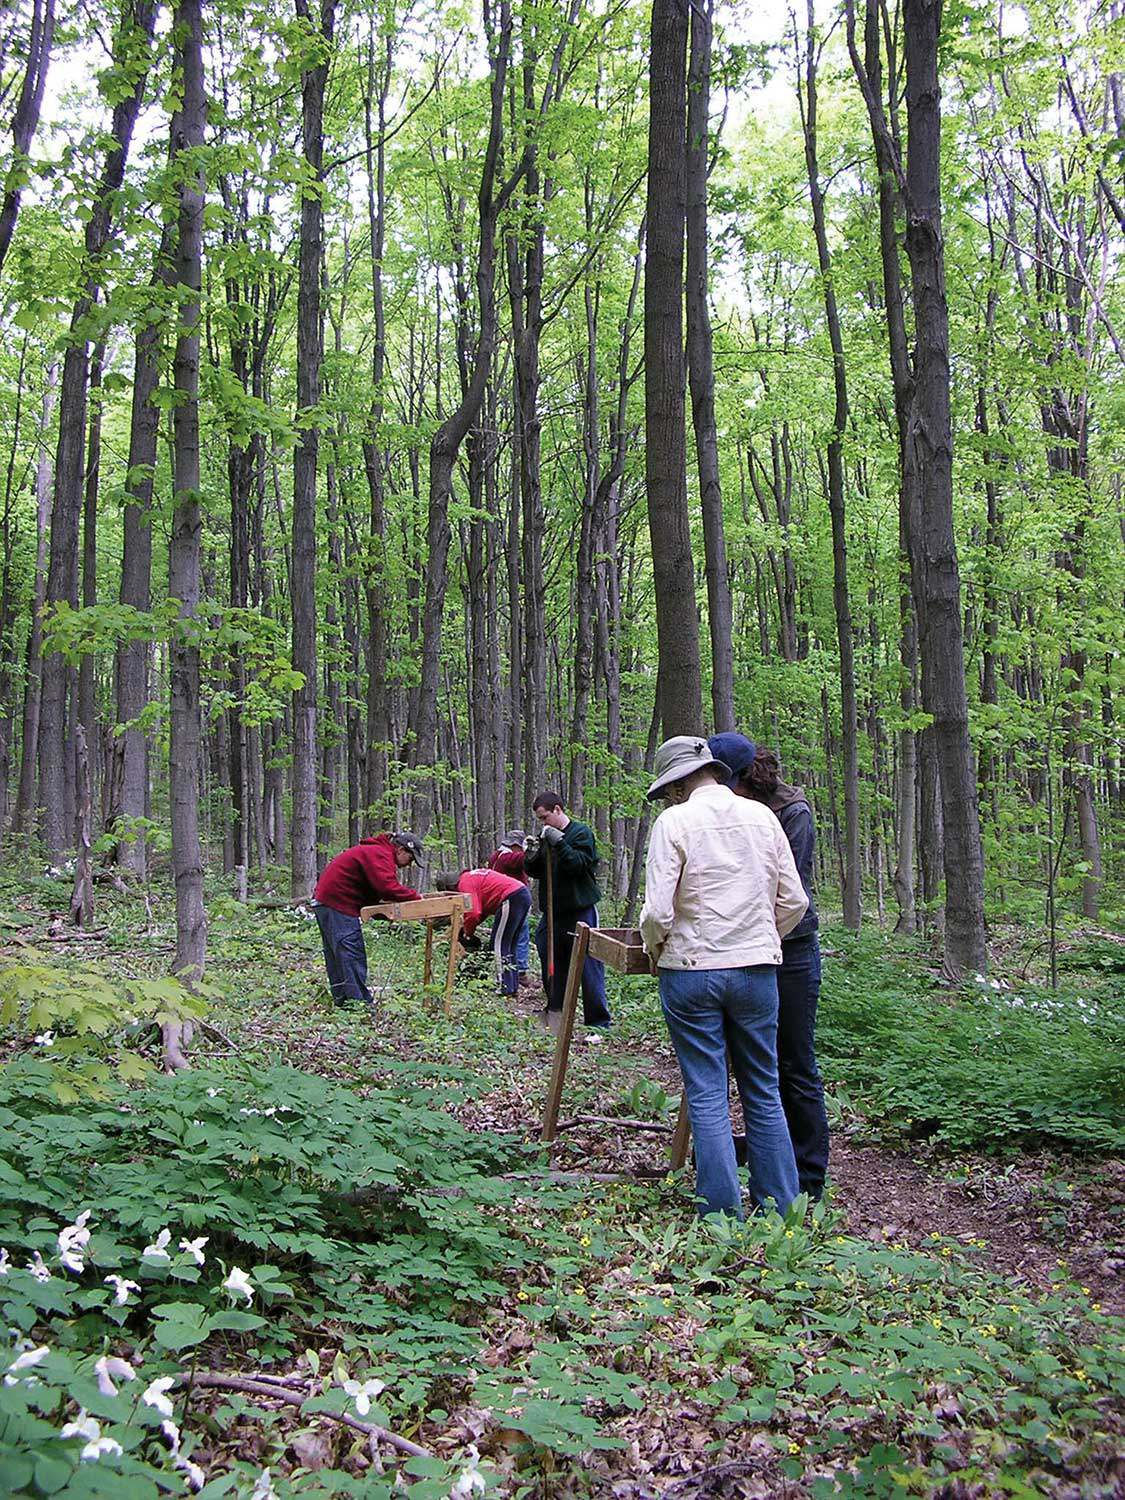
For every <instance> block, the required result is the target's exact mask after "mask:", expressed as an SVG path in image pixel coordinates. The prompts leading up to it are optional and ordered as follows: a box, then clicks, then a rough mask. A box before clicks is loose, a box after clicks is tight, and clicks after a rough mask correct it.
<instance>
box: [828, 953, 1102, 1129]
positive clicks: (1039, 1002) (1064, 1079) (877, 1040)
mask: <svg viewBox="0 0 1125 1500" xmlns="http://www.w3.org/2000/svg"><path fill="white" fill-rule="evenodd" d="M827 946H828V947H829V948H830V949H831V950H832V953H831V954H830V956H829V957H827V958H826V961H825V965H824V990H823V995H822V1000H821V1008H820V1014H819V1020H818V1032H817V1035H818V1048H819V1051H820V1056H821V1060H822V1063H823V1065H824V1070H825V1073H826V1075H827V1077H828V1078H829V1079H830V1080H836V1081H839V1082H841V1083H843V1084H844V1085H845V1086H846V1087H847V1088H848V1090H849V1091H851V1092H852V1093H853V1094H854V1095H855V1096H856V1101H857V1102H858V1103H860V1104H861V1106H862V1107H863V1108H864V1110H865V1112H866V1113H867V1115H868V1117H869V1119H871V1120H876V1121H878V1122H879V1126H880V1129H881V1130H884V1131H887V1132H889V1133H890V1134H892V1135H897V1136H900V1137H901V1136H910V1137H928V1138H930V1139H932V1140H934V1141H935V1142H937V1143H940V1144H941V1145H942V1146H945V1147H949V1148H952V1149H964V1148H967V1147H977V1146H998V1147H1018V1146H1030V1145H1036V1144H1040V1143H1044V1142H1046V1143H1052V1144H1055V1145H1063V1146H1067V1147H1069V1148H1072V1149H1077V1150H1095V1151H1114V1150H1118V1149H1120V1148H1121V1146H1122V1145H1123V1144H1125V1123H1123V1122H1125V1074H1123V1073H1122V1070H1121V1067H1120V1062H1119V1059H1120V1057H1121V1055H1122V1051H1123V1049H1125V995H1123V994H1122V992H1121V989H1120V986H1118V987H1117V988H1114V987H1113V986H1112V985H1108V984H1107V985H1103V986H1102V988H1101V989H1100V990H1099V991H1098V992H1097V993H1096V994H1094V993H1089V994H1081V993H1077V992H1074V991H1059V992H1057V993H1053V992H1050V991H1046V990H1042V989H1038V988H1036V987H1035V986H1032V985H1024V984H1021V985H1020V986H1019V989H1018V990H1014V989H1011V988H1009V987H1008V986H1007V984H1006V983H1005V982H1004V981H1003V980H1000V979H997V980H996V981H995V984H996V985H997V986H998V987H997V988H993V982H992V981H988V982H985V983H981V982H979V981H978V980H976V979H975V978H973V979H970V981H969V983H968V984H967V985H966V986H965V987H964V988H963V989H962V990H961V991H960V992H959V993H957V994H955V995H952V996H950V995H947V994H943V993H941V992H938V991H937V990H936V989H935V988H934V987H933V985H932V983H930V982H928V981H927V980H926V978H925V976H924V975H923V974H921V973H920V972H919V971H918V970H916V969H910V968H907V967H906V965H905V964H904V963H903V962H902V959H901V956H900V955H899V954H897V953H896V952H895V950H894V949H893V948H892V947H891V946H890V945H889V944H888V943H886V942H885V941H883V940H881V939H880V938H879V937H878V936H877V935H874V934H864V935H863V936H862V937H860V938H854V937H851V936H849V937H846V938H845V937H842V936H841V935H839V934H838V933H836V932H833V933H832V934H831V938H830V941H829V942H828V944H827Z"/></svg>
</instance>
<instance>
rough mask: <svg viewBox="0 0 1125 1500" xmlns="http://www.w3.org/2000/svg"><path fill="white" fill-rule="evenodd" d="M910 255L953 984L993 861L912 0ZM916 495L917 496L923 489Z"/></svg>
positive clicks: (924, 643) (921, 46)
mask: <svg viewBox="0 0 1125 1500" xmlns="http://www.w3.org/2000/svg"><path fill="white" fill-rule="evenodd" d="M904 25H905V37H906V105H907V125H908V141H907V165H906V199H907V230H906V248H907V254H908V255H909V257H910V269H911V279H912V288H911V289H912V295H913V302H914V326H915V337H916V348H915V357H914V382H915V383H914V392H913V400H912V402H911V407H910V420H909V427H908V431H907V446H906V460H907V469H908V475H907V478H908V483H907V490H908V493H911V494H912V495H916V496H917V509H916V511H914V512H913V514H912V516H911V525H910V563H911V577H912V581H913V588H914V595H915V604H916V608H917V612H918V617H919V625H920V628H921V641H920V644H921V658H922V700H923V706H924V707H925V709H926V711H927V712H928V713H930V714H932V715H933V734H934V743H935V749H936V755H937V761H938V768H939V773H940V779H941V807H942V827H943V838H944V846H945V859H944V868H945V959H946V968H947V971H948V973H949V975H950V976H951V977H955V976H956V975H958V974H960V973H961V972H962V971H963V970H965V969H977V970H982V969H983V968H984V965H985V962H986V959H987V953H986V948H985V931H984V859H983V854H982V850H981V840H980V824H979V820H978V814H977V786H976V777H975V776H974V774H973V757H972V747H971V745H970V743H969V710H968V701H967V698H966V692H965V659H964V648H963V644H962V634H961V578H960V572H959V569H958V562H957V546H956V542H955V540H954V534H953V438H952V430H951V425H950V386H949V309H948V305H947V301H946V292H945V252H944V244H943V240H942V228H941V175H940V166H941V163H940V155H941V92H940V87H939V84H938V71H937V54H938V38H939V35H940V31H941V3H940V0H906V7H905V11H904ZM914 486H916V489H915V488H914Z"/></svg>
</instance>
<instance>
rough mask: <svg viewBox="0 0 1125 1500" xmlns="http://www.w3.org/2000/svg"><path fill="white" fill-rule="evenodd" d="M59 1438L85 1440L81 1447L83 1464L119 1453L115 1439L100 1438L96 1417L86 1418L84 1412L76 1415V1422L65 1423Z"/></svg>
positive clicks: (99, 1425) (100, 1433)
mask: <svg viewBox="0 0 1125 1500" xmlns="http://www.w3.org/2000/svg"><path fill="white" fill-rule="evenodd" d="M59 1436H60V1437H64V1438H71V1437H80V1438H85V1439H86V1441H85V1443H84V1444H83V1446H82V1454H81V1457H82V1460H83V1462H84V1463H97V1461H98V1459H99V1458H101V1456H102V1454H103V1453H113V1454H118V1453H120V1452H121V1444H120V1443H119V1442H118V1441H117V1439H116V1438H111V1437H102V1429H101V1424H100V1423H99V1422H98V1420H97V1418H96V1417H88V1416H87V1415H86V1413H85V1411H80V1412H79V1413H78V1420H77V1422H67V1423H66V1425H65V1426H64V1427H63V1429H62V1431H61V1432H60V1433H59Z"/></svg>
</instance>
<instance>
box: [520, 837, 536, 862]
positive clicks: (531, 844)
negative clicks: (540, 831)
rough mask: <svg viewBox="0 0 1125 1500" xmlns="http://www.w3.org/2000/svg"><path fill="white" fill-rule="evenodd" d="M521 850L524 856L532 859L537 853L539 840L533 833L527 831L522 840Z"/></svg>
mask: <svg viewBox="0 0 1125 1500" xmlns="http://www.w3.org/2000/svg"><path fill="white" fill-rule="evenodd" d="M523 852H524V856H525V857H526V858H530V859H534V858H535V856H536V855H537V854H538V853H539V840H538V839H537V838H536V837H535V835H534V834H533V833H529V834H528V836H527V838H525V839H524V841H523Z"/></svg>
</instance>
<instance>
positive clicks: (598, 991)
mask: <svg viewBox="0 0 1125 1500" xmlns="http://www.w3.org/2000/svg"><path fill="white" fill-rule="evenodd" d="M579 922H585V923H586V924H587V926H589V927H596V926H597V925H598V911H597V907H595V906H586V907H583V908H582V910H581V911H568V912H565V913H563V914H562V915H560V914H559V913H558V912H556V913H555V977H554V980H553V982H552V983H551V984H550V985H548V983H547V918H546V916H545V915H544V916H542V917H540V918H539V926H538V927H537V928H536V929H535V946H536V948H537V949H538V950H539V962H540V963H541V964H542V966H543V988H544V989H545V990H546V991H547V1009H548V1010H562V1005H563V996H564V995H565V994H566V976H567V974H568V973H569V972H570V955H571V952H572V950H573V948H574V929H575V927H576V926H577V925H578V923H579ZM582 1017H583V1020H584V1021H585V1022H586V1025H587V1026H604V1027H606V1028H608V1027H609V1006H608V1005H607V1004H606V998H605V965H604V964H603V963H602V962H601V960H600V959H597V958H587V960H586V962H585V963H584V964H583V965H582Z"/></svg>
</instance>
